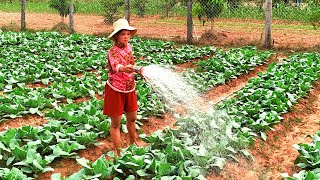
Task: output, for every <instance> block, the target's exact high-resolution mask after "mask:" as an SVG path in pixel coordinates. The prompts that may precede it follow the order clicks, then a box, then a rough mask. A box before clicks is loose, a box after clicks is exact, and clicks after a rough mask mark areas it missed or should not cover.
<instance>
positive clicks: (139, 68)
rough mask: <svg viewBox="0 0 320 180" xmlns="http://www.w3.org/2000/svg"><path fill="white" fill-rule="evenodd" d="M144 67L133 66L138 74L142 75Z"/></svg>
mask: <svg viewBox="0 0 320 180" xmlns="http://www.w3.org/2000/svg"><path fill="white" fill-rule="evenodd" d="M142 68H143V67H142V66H133V70H134V72H136V73H139V74H142Z"/></svg>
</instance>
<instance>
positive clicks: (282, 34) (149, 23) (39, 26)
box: [0, 12, 320, 50]
mask: <svg viewBox="0 0 320 180" xmlns="http://www.w3.org/2000/svg"><path fill="white" fill-rule="evenodd" d="M60 20H61V18H60V16H59V15H58V14H49V13H41V14H39V13H27V14H26V24H27V28H29V29H33V30H51V29H52V28H53V27H54V26H55V25H57V24H58V23H59V22H60ZM20 23H21V22H20V13H6V12H0V27H1V26H5V27H8V26H14V27H16V28H18V29H19V26H20ZM66 23H68V18H66ZM194 24H195V27H194V34H193V35H194V39H195V41H197V40H199V41H198V43H202V44H214V45H217V46H243V45H261V44H262V42H263V39H264V34H263V32H264V26H263V25H264V21H261V20H243V19H216V21H215V27H214V28H215V30H217V32H218V33H219V34H222V35H223V36H225V37H223V38H219V40H218V41H217V40H212V39H201V36H202V35H203V34H204V33H205V32H206V31H208V29H210V24H208V23H207V24H206V25H205V26H202V25H201V24H200V23H199V22H198V21H197V20H194ZM131 25H133V26H135V27H137V28H138V33H137V35H139V36H145V37H149V38H161V39H168V40H175V41H185V39H186V21H185V18H184V17H170V18H161V17H160V16H148V17H145V18H138V17H136V16H132V17H131ZM75 31H76V32H77V33H84V34H106V33H107V34H108V33H110V32H111V31H112V25H107V24H105V23H104V20H103V17H102V16H97V15H81V14H76V15H75ZM272 38H273V45H274V47H275V48H281V49H282V48H283V49H292V50H299V49H302V50H308V49H310V48H315V49H319V48H320V47H319V46H320V30H316V29H312V28H304V24H302V23H300V22H288V21H279V20H274V21H273V29H272Z"/></svg>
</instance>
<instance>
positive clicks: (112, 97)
mask: <svg viewBox="0 0 320 180" xmlns="http://www.w3.org/2000/svg"><path fill="white" fill-rule="evenodd" d="M113 28H114V31H113V32H112V33H111V34H110V36H109V37H108V38H110V39H111V40H113V41H114V45H113V46H112V47H111V48H110V50H109V52H108V70H109V73H108V81H107V84H106V86H105V97H104V105H103V114H104V115H108V116H110V117H111V126H110V135H111V139H112V141H113V144H114V147H115V149H116V153H117V154H118V155H119V153H120V147H121V145H120V123H121V118H122V114H123V112H124V113H125V116H126V119H127V123H126V125H127V129H128V134H129V139H130V144H133V143H134V144H136V145H137V135H136V128H135V127H136V123H135V122H136V119H137V110H138V103H137V94H136V90H135V79H134V69H133V67H134V64H135V60H134V57H133V52H132V47H131V45H130V44H129V40H130V38H131V37H132V36H133V35H134V34H135V33H136V32H137V29H136V28H134V27H132V26H130V25H129V23H128V21H127V20H125V19H119V20H117V21H116V22H114V23H113Z"/></svg>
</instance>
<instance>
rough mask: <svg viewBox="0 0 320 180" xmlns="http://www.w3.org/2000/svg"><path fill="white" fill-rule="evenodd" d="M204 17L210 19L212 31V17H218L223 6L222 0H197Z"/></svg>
mask: <svg viewBox="0 0 320 180" xmlns="http://www.w3.org/2000/svg"><path fill="white" fill-rule="evenodd" d="M199 2H200V4H201V6H202V8H203V11H204V12H205V13H206V17H207V19H208V20H210V21H211V31H213V24H214V18H216V17H218V16H219V15H220V14H221V12H222V10H223V7H224V0H199Z"/></svg>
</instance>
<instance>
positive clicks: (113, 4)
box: [101, 0, 124, 24]
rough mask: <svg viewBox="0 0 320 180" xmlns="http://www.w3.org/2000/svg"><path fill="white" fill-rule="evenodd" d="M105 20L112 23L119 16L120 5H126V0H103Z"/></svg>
mask: <svg viewBox="0 0 320 180" xmlns="http://www.w3.org/2000/svg"><path fill="white" fill-rule="evenodd" d="M101 5H102V11H103V17H104V21H105V22H106V23H108V24H112V23H113V22H114V21H115V20H116V19H118V18H119V17H118V16H117V13H118V10H119V7H121V6H123V5H124V0H101Z"/></svg>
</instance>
